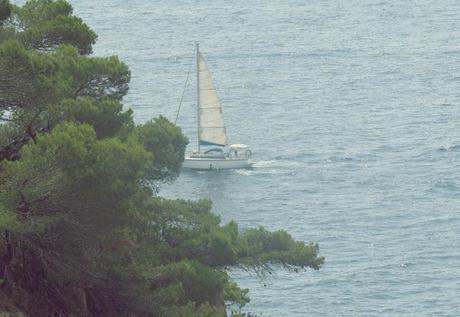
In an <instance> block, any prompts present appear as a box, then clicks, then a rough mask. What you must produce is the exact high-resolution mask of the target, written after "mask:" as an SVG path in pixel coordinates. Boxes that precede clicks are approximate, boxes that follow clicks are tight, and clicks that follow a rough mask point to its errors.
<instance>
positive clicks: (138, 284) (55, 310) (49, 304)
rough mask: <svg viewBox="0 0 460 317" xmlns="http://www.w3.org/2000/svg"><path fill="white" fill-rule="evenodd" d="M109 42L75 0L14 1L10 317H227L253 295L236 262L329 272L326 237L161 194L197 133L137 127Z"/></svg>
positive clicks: (0, 52)
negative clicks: (234, 272)
mask: <svg viewBox="0 0 460 317" xmlns="http://www.w3.org/2000/svg"><path fill="white" fill-rule="evenodd" d="M96 38H97V35H96V34H95V33H94V32H93V31H92V30H91V29H90V27H89V26H88V25H86V24H85V23H84V22H83V21H82V20H81V19H80V18H78V17H77V16H75V15H73V10H72V7H71V5H70V4H69V3H68V2H66V1H64V0H29V1H28V2H26V3H25V4H24V5H23V6H21V7H20V6H15V5H12V4H10V3H9V2H8V1H7V0H0V315H2V316H3V315H6V316H8V315H9V316H158V317H160V316H166V317H179V316H184V317H185V316H192V317H193V316H195V317H219V316H226V315H228V313H227V312H226V311H227V310H228V308H227V307H230V305H231V307H237V308H236V309H235V310H236V311H238V307H242V306H244V304H246V303H248V302H249V297H248V290H247V289H241V288H240V287H238V285H237V284H236V283H235V282H234V281H232V279H231V278H230V276H229V274H228V268H230V267H242V268H245V269H247V270H252V271H255V272H260V271H267V270H268V271H269V270H270V269H271V268H272V266H273V265H283V266H285V267H286V268H287V269H292V270H293V271H298V269H300V268H312V269H315V270H317V269H320V268H321V266H322V265H323V263H324V258H323V257H321V256H319V255H318V252H319V248H318V245H317V244H314V243H310V244H307V243H304V242H301V241H295V240H294V239H293V238H292V237H291V236H290V235H289V234H288V233H287V232H285V231H283V230H279V231H275V232H270V231H268V230H266V229H264V228H262V227H259V228H254V229H248V230H244V231H241V230H239V228H238V225H237V224H236V223H235V222H230V223H227V224H221V222H220V219H219V217H218V216H217V215H215V214H213V213H212V212H211V202H210V201H208V200H197V201H188V200H181V199H175V200H171V199H165V198H162V197H160V196H158V194H157V192H158V191H157V189H158V188H159V186H161V185H162V184H163V183H165V182H173V181H174V180H175V179H176V178H177V177H178V175H179V172H180V168H181V164H182V162H183V159H184V152H185V148H186V146H187V143H188V140H187V138H186V137H185V136H184V135H183V134H182V131H181V130H180V128H178V127H176V126H175V125H174V124H172V123H171V122H169V121H168V120H167V119H166V118H164V117H161V116H160V117H158V118H155V119H153V120H151V121H149V122H147V123H145V124H142V125H136V124H135V123H134V121H133V118H132V111H131V110H127V111H124V110H123V104H122V98H123V96H125V95H126V94H127V92H128V88H129V81H130V71H129V69H128V67H127V66H126V65H125V64H124V63H123V62H122V61H120V60H119V59H118V58H117V57H116V56H112V57H93V56H91V53H92V45H93V44H94V43H95V41H96ZM286 212H289V211H288V210H287V211H286ZM231 314H232V316H242V315H241V314H238V312H234V313H231ZM243 315H244V316H248V314H247V313H246V314H243Z"/></svg>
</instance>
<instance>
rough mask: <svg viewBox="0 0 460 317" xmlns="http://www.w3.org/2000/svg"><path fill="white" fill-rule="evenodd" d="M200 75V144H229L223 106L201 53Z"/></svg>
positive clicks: (199, 62)
mask: <svg viewBox="0 0 460 317" xmlns="http://www.w3.org/2000/svg"><path fill="white" fill-rule="evenodd" d="M198 76H199V83H200V84H199V94H200V96H199V100H200V102H199V103H200V109H199V113H200V119H199V120H200V131H199V138H200V144H202V145H206V144H208V145H222V146H224V145H227V136H226V134H225V125H224V117H223V114H222V108H221V106H220V102H219V98H218V97H217V92H216V89H215V88H214V85H213V83H212V77H211V73H210V72H209V69H208V66H207V65H206V63H205V61H204V59H203V56H202V55H201V54H199V55H198Z"/></svg>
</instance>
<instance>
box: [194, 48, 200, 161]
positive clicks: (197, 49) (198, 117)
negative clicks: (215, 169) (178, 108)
mask: <svg viewBox="0 0 460 317" xmlns="http://www.w3.org/2000/svg"><path fill="white" fill-rule="evenodd" d="M199 45H200V44H199V43H198V42H197V43H196V44H195V46H196V110H197V116H196V122H197V136H198V153H199V152H200V129H201V127H200V47H199Z"/></svg>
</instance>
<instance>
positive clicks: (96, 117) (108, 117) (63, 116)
mask: <svg viewBox="0 0 460 317" xmlns="http://www.w3.org/2000/svg"><path fill="white" fill-rule="evenodd" d="M50 112H51V113H52V117H53V119H52V120H53V121H54V122H62V121H64V120H72V121H76V122H80V123H88V124H90V125H92V126H93V127H94V129H95V130H96V134H97V136H98V138H106V137H113V136H115V135H116V134H117V133H118V132H119V131H120V130H121V129H122V127H123V126H125V125H131V124H132V116H131V115H132V111H131V110H128V111H126V112H123V105H122V104H121V103H120V102H119V101H118V100H115V99H108V98H107V99H101V100H96V99H94V98H89V97H82V98H79V99H66V100H63V101H62V102H60V103H59V104H57V105H56V106H54V107H52V108H51V109H50Z"/></svg>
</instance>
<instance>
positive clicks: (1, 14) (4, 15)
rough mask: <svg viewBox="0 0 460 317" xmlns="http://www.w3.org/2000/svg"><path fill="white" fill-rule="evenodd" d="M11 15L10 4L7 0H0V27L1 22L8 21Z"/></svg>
mask: <svg viewBox="0 0 460 317" xmlns="http://www.w3.org/2000/svg"><path fill="white" fill-rule="evenodd" d="M10 15H11V4H10V2H9V1H8V0H0V26H1V25H2V21H4V20H6V19H8V18H9V17H10Z"/></svg>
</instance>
